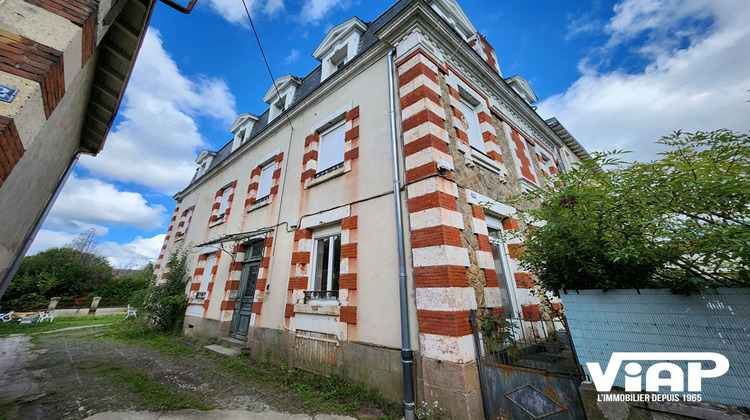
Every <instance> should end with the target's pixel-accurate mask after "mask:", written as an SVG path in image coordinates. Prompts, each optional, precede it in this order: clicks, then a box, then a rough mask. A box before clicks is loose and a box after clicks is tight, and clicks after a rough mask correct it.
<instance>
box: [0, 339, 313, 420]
mask: <svg viewBox="0 0 750 420" xmlns="http://www.w3.org/2000/svg"><path fill="white" fill-rule="evenodd" d="M0 340H3V341H5V340H13V341H10V342H6V346H5V347H8V345H10V344H12V345H14V346H15V347H14V348H15V359H14V360H10V362H9V361H8V359H6V371H5V373H4V375H3V373H2V372H0V378H1V379H0V389H5V390H10V389H16V390H17V392H10V391H9V392H5V393H3V395H0V419H2V420H5V419H80V418H86V417H89V416H92V415H94V414H96V413H103V412H112V411H141V410H157V411H159V410H175V409H179V408H215V409H224V410H245V411H252V412H269V413H268V414H271V413H270V411H272V410H273V411H279V412H283V413H295V414H303V413H304V414H309V415H314V414H318V411H317V410H316V408H315V407H311V406H310V405H309V403H307V402H306V401H305V400H303V399H301V398H300V397H299V396H297V395H294V394H293V393H291V392H288V391H285V390H282V389H278V387H274V385H273V384H271V383H268V381H264V380H263V377H262V376H259V377H257V378H254V377H250V376H246V375H236V374H233V373H232V371H231V370H230V369H229V368H228V367H227V366H226V360H225V359H222V358H220V357H218V356H215V355H211V354H208V353H204V352H201V351H193V352H187V354H183V355H179V356H171V355H169V354H166V353H164V352H159V351H157V350H154V349H151V348H144V347H141V346H138V345H135V344H129V343H123V342H120V341H113V340H111V339H107V338H106V337H102V330H101V329H83V330H72V331H64V332H60V333H55V334H36V335H34V336H33V337H32V338H31V343H30V344H29V338H28V337H27V336H11V337H7V338H4V339H0ZM9 343H10V344H9ZM2 348H4V347H3V346H0V349H2ZM6 353H7V352H6ZM2 360H3V359H2V354H0V366H2V363H1V362H2ZM155 396H156V397H158V396H161V398H162V399H161V400H156V402H155V400H154V398H156V397H155ZM165 401H166V402H165ZM183 403H184V404H187V406H185V407H180V406H179V404H183ZM155 404H156V407H155ZM160 404H162V405H164V407H163V408H159V405H160Z"/></svg>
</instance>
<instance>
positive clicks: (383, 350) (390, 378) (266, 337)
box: [247, 327, 476, 403]
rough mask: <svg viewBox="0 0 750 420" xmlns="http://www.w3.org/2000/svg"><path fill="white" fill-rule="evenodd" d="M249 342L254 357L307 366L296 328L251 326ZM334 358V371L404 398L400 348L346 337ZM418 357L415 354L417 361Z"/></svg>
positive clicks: (399, 399)
mask: <svg viewBox="0 0 750 420" xmlns="http://www.w3.org/2000/svg"><path fill="white" fill-rule="evenodd" d="M247 346H248V348H249V349H250V351H251V354H252V356H253V357H256V358H259V359H261V360H264V361H267V362H270V363H274V364H277V365H286V366H289V367H296V368H301V369H305V366H303V365H301V363H299V361H297V362H295V357H294V354H295V352H294V347H295V333H294V332H291V331H286V330H285V331H281V330H275V329H271V328H260V327H250V331H249V338H248V342H247ZM335 360H336V366H335V368H334V369H333V372H334V373H335V374H337V375H341V376H344V377H347V378H349V379H351V380H352V381H354V382H358V383H363V384H365V385H366V386H367V387H368V388H372V389H375V390H376V391H378V392H379V393H380V394H381V395H382V396H383V398H385V399H387V400H389V401H393V402H398V403H400V402H402V401H403V398H404V393H403V389H404V387H403V375H402V370H401V350H400V349H395V348H390V347H383V346H377V345H374V344H367V343H358V342H347V341H344V342H341V343H340V345H339V346H338V347H337V351H336V356H335ZM418 360H419V358H418V357H415V361H417V363H416V364H418ZM475 373H476V372H475ZM446 386H447V384H446Z"/></svg>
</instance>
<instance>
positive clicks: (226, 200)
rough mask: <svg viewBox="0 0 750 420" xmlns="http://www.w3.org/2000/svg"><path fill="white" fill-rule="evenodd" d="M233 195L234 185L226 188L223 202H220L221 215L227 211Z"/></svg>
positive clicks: (222, 196) (222, 198) (222, 197)
mask: <svg viewBox="0 0 750 420" xmlns="http://www.w3.org/2000/svg"><path fill="white" fill-rule="evenodd" d="M230 195H232V187H227V188H224V191H223V192H222V195H221V204H219V216H222V215H224V213H226V212H227V206H228V205H229V196H230Z"/></svg>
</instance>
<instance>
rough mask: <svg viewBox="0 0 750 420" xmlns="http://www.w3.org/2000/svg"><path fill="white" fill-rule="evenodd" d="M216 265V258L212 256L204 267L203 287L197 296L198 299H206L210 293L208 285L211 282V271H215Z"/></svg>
mask: <svg viewBox="0 0 750 420" xmlns="http://www.w3.org/2000/svg"><path fill="white" fill-rule="evenodd" d="M215 263H216V256H215V255H213V254H211V255H209V257H208V259H207V260H206V266H205V267H203V279H202V280H201V287H200V289H198V293H197V294H196V295H195V297H196V299H205V298H206V293H207V292H208V283H210V282H211V271H213V268H214V264H215Z"/></svg>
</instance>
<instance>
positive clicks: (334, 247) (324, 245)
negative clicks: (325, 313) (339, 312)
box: [308, 226, 341, 300]
mask: <svg viewBox="0 0 750 420" xmlns="http://www.w3.org/2000/svg"><path fill="white" fill-rule="evenodd" d="M340 229H341V228H340V227H338V226H336V227H335V228H333V229H331V228H329V229H325V230H321V231H318V232H316V234H315V235H314V236H313V239H314V245H313V246H314V248H313V272H312V276H311V278H312V287H311V288H312V296H309V297H308V298H312V299H323V300H336V299H338V290H339V274H340V268H341V232H340Z"/></svg>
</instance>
